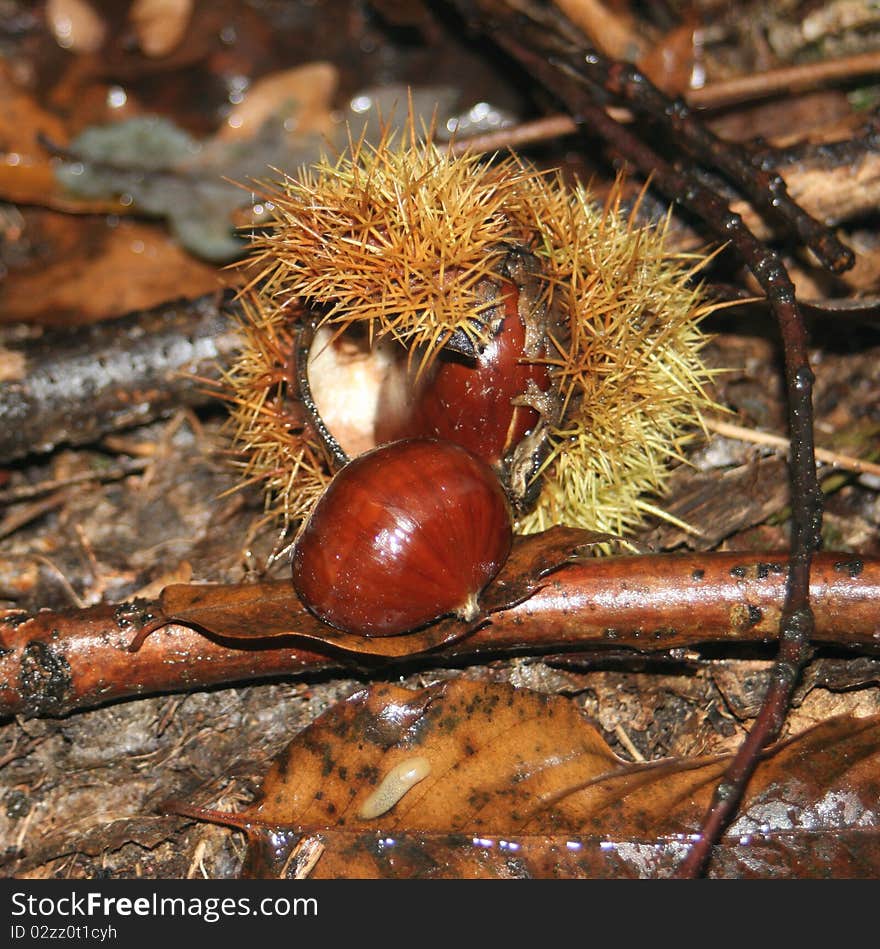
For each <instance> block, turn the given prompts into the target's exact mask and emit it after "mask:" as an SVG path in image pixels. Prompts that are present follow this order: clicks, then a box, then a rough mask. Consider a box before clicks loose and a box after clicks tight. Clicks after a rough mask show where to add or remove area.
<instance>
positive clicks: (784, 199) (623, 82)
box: [465, 0, 852, 877]
mask: <svg viewBox="0 0 880 949" xmlns="http://www.w3.org/2000/svg"><path fill="white" fill-rule="evenodd" d="M476 8H477V11H478V12H477V15H476V19H475V23H476V25H477V26H478V27H479V28H480V29H481V31H482V32H483V33H484V34H486V35H488V36H491V37H492V38H493V39H494V41H495V42H497V43H498V44H499V45H500V46H501V47H502V48H503V49H504V50H506V51H507V52H508V53H509V54H511V55H512V56H513V57H514V58H515V59H516V60H517V61H519V63H520V64H521V65H523V66H524V67H525V68H526V69H527V70H528V71H529V72H530V73H531V74H532V75H533V76H534V77H535V78H536V79H537V80H538V81H539V82H541V83H542V84H543V85H544V86H545V87H546V88H547V89H548V90H549V91H551V92H552V93H553V94H554V95H556V96H557V97H558V98H559V99H560V100H561V101H562V102H563V103H564V105H565V106H566V108H567V109H568V110H569V112H570V113H571V115H572V117H573V118H574V119H575V120H576V121H577V122H578V123H579V124H580V125H581V127H582V128H584V129H585V130H588V131H590V132H591V133H593V134H597V135H598V136H600V137H601V138H602V139H604V140H605V141H606V142H607V143H608V144H609V145H610V146H611V147H612V148H613V149H615V150H616V151H617V152H618V153H619V154H620V155H621V156H623V157H624V158H625V159H626V160H627V161H628V162H630V163H632V164H633V165H634V166H636V167H637V168H638V169H639V170H640V171H641V172H642V173H643V174H645V175H650V176H651V181H652V184H653V185H654V186H655V187H656V188H657V189H658V190H660V191H661V192H662V193H664V194H665V195H666V196H667V197H668V198H670V199H672V200H674V201H676V202H677V203H679V204H680V205H682V206H683V207H685V208H687V209H688V210H690V211H692V212H693V213H695V214H696V215H698V216H699V217H700V218H701V219H702V220H703V222H704V223H705V224H706V226H707V227H708V228H709V229H710V230H711V232H712V233H713V234H714V236H715V237H716V238H717V239H719V240H721V241H725V242H729V243H730V244H731V245H732V246H733V248H734V249H735V250H736V251H737V253H738V254H739V256H740V257H741V259H742V260H743V261H744V262H745V264H746V265H747V266H748V268H749V269H750V270H751V272H752V273H753V274H754V276H755V278H756V280H757V281H758V283H759V284H760V286H761V288H762V289H763V290H764V293H765V294H766V297H767V301H768V304H769V306H770V307H771V309H772V311H773V313H774V315H775V317H776V319H777V322H778V324H779V328H780V334H781V337H782V342H783V349H784V359H785V379H786V388H787V393H788V399H789V406H788V419H789V430H790V437H791V456H790V472H791V482H792V523H791V555H790V560H789V570H788V583H787V593H786V600H785V605H784V608H783V610H782V615H781V620H780V633H779V653H778V658H777V662H776V665H775V668H774V672H773V676H772V680H771V684H770V686H769V688H768V690H767V695H766V696H765V699H764V703H763V706H762V708H761V711H760V713H759V715H758V718H757V720H756V722H755V724H754V725H753V727H752V729H751V731H750V733H749V735H748V737H747V738H746V740H745V741H744V742H743V744H742V746H741V747H740V749H739V750H738V752H737V754H736V755H735V756H734V759H733V761H732V762H731V764H730V766H729V767H728V769H727V771H726V773H725V775H724V778H723V780H722V781H721V783H720V784H719V786H718V788H717V789H716V792H715V795H714V797H713V800H712V803H711V805H710V807H709V810H708V811H707V814H706V816H705V818H704V822H703V828H702V833H701V835H700V837H699V839H698V840H697V841H696V842H695V843H694V845H693V846H692V847H691V849H690V851H689V853H688V856H687V857H686V858H685V860H684V861H683V863H682V866H681V867H680V870H679V875H680V876H684V877H692V876H697V875H699V874H700V873H701V872H702V870H703V869H704V867H705V865H706V863H707V862H708V859H709V857H710V855H711V850H712V846H713V844H714V842H715V841H716V840H717V839H718V837H719V835H720V833H721V832H722V830H723V828H724V827H725V826H726V825H727V823H728V822H729V821H730V819H731V818H732V817H733V815H734V813H735V811H736V808H737V806H738V803H739V800H740V799H741V796H742V793H743V791H744V789H745V786H746V784H747V782H748V779H749V777H750V776H751V774H752V773H753V771H754V768H755V766H756V764H757V761H758V756H759V753H760V751H761V749H762V748H763V747H765V746H766V745H767V744H769V743H770V742H772V741H773V740H774V739H775V738H776V737H777V736H778V734H779V732H780V730H781V728H782V725H783V723H784V721H785V717H786V715H787V711H788V707H789V703H790V699H791V695H792V692H793V690H794V687H795V684H796V682H797V680H798V677H799V674H800V671H801V669H802V667H803V665H804V663H805V662H806V660H807V658H808V656H809V652H810V643H811V639H812V637H813V633H814V625H815V624H814V617H813V613H812V610H811V608H810V602H809V583H810V566H811V562H812V557H813V554H814V552H815V551H816V550H817V549H818V546H819V543H820V530H821V522H822V496H821V492H820V489H819V484H818V480H817V477H816V464H815V453H814V444H813V423H812V419H813V414H812V388H813V374H812V372H811V370H810V366H809V361H808V353H807V334H806V329H805V326H804V321H803V318H802V316H801V313H800V311H799V308H798V304H797V301H796V299H795V292H794V286H793V284H792V282H791V279H790V277H789V275H788V272H787V271H786V269H785V266H784V264H783V263H782V261H781V260H780V258H779V256H778V255H777V254H776V253H775V252H774V251H772V250H771V249H770V248H768V247H766V246H765V245H764V244H763V243H762V242H761V241H759V240H758V239H757V238H756V237H755V235H754V234H753V233H752V232H751V231H750V230H749V228H748V227H746V226H745V224H744V223H743V221H742V218H741V217H740V216H739V215H738V214H734V213H733V212H731V210H730V208H729V207H728V205H727V203H726V202H725V201H724V200H723V199H722V198H721V197H720V196H719V195H718V194H717V193H716V192H714V191H712V190H711V189H709V188H708V187H706V186H705V185H704V184H703V183H702V182H701V180H700V178H699V176H698V175H697V174H695V173H694V172H690V171H688V170H683V169H681V168H679V167H676V166H674V165H672V164H671V163H670V162H668V161H666V160H665V159H664V158H662V157H661V156H660V155H659V154H658V153H657V152H656V151H655V150H654V149H653V148H651V147H650V146H648V145H647V144H646V143H645V141H643V140H642V139H640V138H638V137H637V136H636V135H635V134H634V133H633V132H632V131H630V130H629V129H627V128H625V127H624V126H623V125H621V124H620V123H619V122H617V121H616V120H615V119H613V118H612V117H611V116H610V115H609V114H608V112H607V111H606V108H605V107H606V105H607V104H608V102H609V100H610V101H612V102H613V103H614V104H621V103H622V104H626V105H628V106H630V107H631V108H633V109H634V110H636V111H638V112H640V113H642V114H643V115H649V116H650V118H651V119H652V120H654V121H655V123H656V124H659V125H661V126H662V127H664V128H665V129H666V131H667V132H669V133H670V135H671V137H673V140H675V141H678V142H679V143H680V144H681V145H682V146H683V148H684V150H685V151H686V152H689V153H690V155H691V156H693V157H696V158H697V159H698V160H699V161H701V162H703V163H704V164H708V165H711V166H713V167H715V168H718V169H721V170H723V171H724V172H725V173H727V174H728V175H729V176H730V177H731V178H732V179H733V180H734V181H735V182H736V183H737V184H738V185H739V186H740V187H742V189H743V191H744V192H745V193H746V194H747V195H748V196H749V197H750V198H751V199H752V200H753V201H755V203H756V204H758V205H759V206H764V207H767V206H769V207H772V208H773V209H774V210H776V211H778V212H779V214H780V216H782V217H784V218H785V219H786V221H787V223H788V225H789V228H790V229H791V230H792V231H793V232H794V233H795V234H796V235H797V236H798V238H799V239H800V240H802V241H804V242H808V243H809V245H810V246H811V247H812V248H813V250H814V251H815V252H816V253H817V256H819V257H820V259H822V260H823V261H824V262H825V263H826V265H828V266H829V267H830V268H831V269H835V270H837V269H845V267H846V266H848V265H849V264H850V262H851V259H852V255H851V252H850V251H849V250H848V249H847V248H845V247H844V246H843V245H841V244H840V242H839V241H837V239H836V237H835V236H834V235H833V234H832V233H831V232H830V231H829V230H828V229H827V228H825V227H823V226H822V225H821V224H819V223H818V222H816V221H814V220H813V219H812V218H810V217H809V216H808V215H806V213H805V212H803V211H802V209H800V208H799V207H798V206H797V205H796V204H795V203H794V202H792V201H791V200H790V199H789V198H788V196H787V194H786V193H785V189H784V184H781V179H779V182H777V180H776V178H777V177H778V176H770V177H768V176H766V175H762V174H761V169H759V168H758V167H756V166H755V165H754V164H753V163H752V162H751V161H744V159H743V156H742V155H739V156H736V155H733V156H731V155H728V154H727V153H726V147H725V146H724V145H723V143H721V142H720V141H719V140H717V139H715V138H714V136H710V135H709V133H708V132H706V131H705V130H703V129H702V127H701V126H700V124H699V122H698V121H697V120H696V119H695V117H694V116H693V115H691V113H690V112H689V110H688V109H687V106H686V105H685V104H684V103H678V102H675V101H673V100H670V99H669V98H668V97H666V96H665V95H664V94H663V93H662V92H660V90H658V89H657V88H656V87H654V86H653V85H652V84H651V83H650V82H649V80H648V79H647V78H645V77H644V76H643V75H641V73H639V72H638V70H636V69H635V68H634V67H632V66H630V65H628V64H624V63H615V62H611V61H609V60H607V59H605V58H604V57H602V56H601V55H599V54H598V53H596V52H595V51H594V50H592V49H591V48H590V47H589V45H588V43H587V42H586V40H585V38H584V37H583V36H581V35H580V34H579V33H578V31H577V30H576V29H575V28H574V27H573V26H572V24H571V23H570V22H568V21H567V20H566V19H565V18H564V17H563V16H562V15H561V14H559V13H558V11H555V10H553V9H552V8H551V7H548V6H546V5H539V4H535V3H531V2H529V0H520V2H517V3H516V5H515V9H514V5H513V4H509V3H508V2H505V0H478V2H477V4H476ZM465 13H470V14H471V15H472V17H473V15H474V10H473V9H472V8H468V9H466V10H465Z"/></svg>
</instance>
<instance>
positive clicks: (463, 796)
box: [171, 679, 880, 877]
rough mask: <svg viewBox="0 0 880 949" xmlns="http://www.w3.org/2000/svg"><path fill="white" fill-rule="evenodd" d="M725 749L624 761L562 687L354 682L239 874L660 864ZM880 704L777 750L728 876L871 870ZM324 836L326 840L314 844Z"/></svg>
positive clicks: (440, 873)
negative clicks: (413, 687) (305, 855)
mask: <svg viewBox="0 0 880 949" xmlns="http://www.w3.org/2000/svg"><path fill="white" fill-rule="evenodd" d="M727 761H728V759H727V757H726V756H713V757H708V758H697V759H679V758H670V759H663V760H660V761H653V762H648V763H646V764H632V763H629V762H626V761H623V760H622V759H620V758H619V757H617V756H616V755H615V754H614V753H613V752H612V751H611V749H610V747H609V746H608V744H607V743H606V742H605V740H604V738H603V737H602V735H601V734H600V732H599V731H598V730H597V729H596V727H595V726H593V725H592V724H591V723H590V722H588V721H587V720H586V719H585V717H584V716H583V715H582V714H581V712H580V710H579V709H578V707H577V705H576V704H575V703H574V702H572V701H571V700H569V699H567V698H561V697H559V696H548V695H545V694H542V693H538V692H532V691H528V690H524V689H515V688H513V687H511V686H509V685H500V684H489V683H486V682H470V681H466V680H462V679H458V680H452V681H447V682H443V683H440V684H438V685H434V686H431V687H429V688H426V689H421V690H418V691H410V690H406V689H402V688H399V687H397V686H393V685H378V686H372V687H370V688H365V689H362V690H360V691H358V692H356V693H355V694H354V695H352V696H351V697H350V698H348V699H347V700H345V701H344V702H341V703H339V704H337V705H335V706H334V707H332V708H331V709H330V710H329V711H328V712H326V713H325V714H324V715H322V716H321V717H320V718H319V719H317V720H316V721H315V722H314V723H313V724H312V725H310V726H309V727H308V728H306V729H305V730H304V731H303V732H301V733H300V734H299V735H298V736H297V737H296V738H295V739H294V740H293V742H291V744H290V745H289V746H288V747H287V748H286V749H285V750H284V752H283V753H282V754H281V755H280V756H279V757H278V758H277V759H276V761H275V763H274V765H273V766H272V768H271V769H270V771H269V772H268V774H267V775H266V778H265V781H264V784H263V788H262V794H261V797H260V798H259V800H258V801H257V802H256V803H255V804H253V805H252V806H250V807H249V808H248V809H247V810H245V811H243V812H240V813H237V814H224V813H220V812H216V811H209V810H203V809H200V808H193V807H189V806H187V805H180V804H175V805H172V806H171V809H172V810H175V811H176V812H178V813H181V814H184V815H190V816H195V817H202V818H205V819H207V820H213V821H216V822H219V823H226V824H231V825H233V826H236V827H240V828H242V829H243V830H244V831H245V832H246V834H247V836H248V841H249V851H248V857H247V861H246V865H245V873H246V875H250V876H260V877H263V876H272V877H275V876H296V875H302V873H301V872H300V871H301V865H300V863H299V856H300V853H301V851H302V849H303V843H302V842H303V841H312V842H314V841H317V842H318V844H319V845H320V848H322V849H321V856H320V858H319V859H317V860H314V853H315V846H314V845H311V844H310V845H309V846H308V847H306V850H307V851H308V852H309V854H310V858H309V868H310V870H311V875H312V876H313V877H401V876H407V877H409V876H426V877H462V876H477V877H511V876H519V877H559V876H564V877H567V876H576V877H582V876H640V877H655V876H665V875H668V874H669V873H670V872H671V871H672V870H673V869H674V867H675V866H676V864H677V863H678V862H679V861H680V860H681V858H682V856H683V855H684V853H685V851H686V849H687V845H688V839H689V835H692V834H694V833H696V832H697V831H698V830H699V827H700V819H701V817H702V815H703V813H704V811H705V808H706V806H707V804H708V801H709V799H710V797H711V795H712V793H713V791H714V789H715V787H716V785H717V782H718V780H719V778H720V777H721V775H722V773H723V771H724V768H725V766H726V764H727ZM878 765H880V716H873V717H869V718H862V719H859V718H854V717H851V716H841V717H837V718H833V719H831V720H829V721H826V722H823V723H822V724H820V725H818V726H816V727H814V728H812V729H810V730H808V731H806V732H804V733H802V734H800V735H798V736H796V737H795V738H792V739H790V740H788V741H785V742H782V743H780V744H778V745H776V746H774V747H773V748H771V749H769V750H768V751H767V752H766V754H765V756H764V759H763V761H762V763H761V764H760V765H759V767H758V770H757V772H756V774H755V776H754V778H753V779H752V781H751V783H750V784H749V787H748V791H747V794H746V797H745V799H744V802H743V805H742V807H741V809H740V812H739V816H738V817H737V819H736V822H735V824H734V825H733V826H732V827H730V828H729V829H728V833H727V835H726V836H725V837H724V838H723V839H722V841H721V843H720V844H719V846H718V847H717V848H716V855H715V861H714V863H713V869H712V872H713V873H714V874H717V875H719V876H766V875H770V874H772V875H773V876H791V877H799V876H825V875H827V876H834V877H845V876H873V875H876V873H877V871H878V868H880V803H878V802H880V778H878ZM320 848H319V849H320Z"/></svg>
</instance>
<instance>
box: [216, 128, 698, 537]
mask: <svg viewBox="0 0 880 949" xmlns="http://www.w3.org/2000/svg"><path fill="white" fill-rule="evenodd" d="M265 197H267V198H268V199H269V200H270V201H271V202H272V204H273V205H274V208H275V210H274V221H273V222H272V227H271V229H270V230H269V232H268V233H267V234H266V235H265V236H263V237H261V238H259V239H258V240H257V241H256V243H255V253H254V258H252V261H251V263H254V261H255V262H256V264H257V267H258V271H259V278H258V279H257V280H256V281H254V287H255V288H256V297H255V301H256V302H255V303H254V304H253V305H252V306H251V307H250V308H249V311H248V313H247V314H246V323H245V327H244V335H245V346H244V347H243V349H244V353H243V356H242V358H241V360H240V361H239V363H238V365H237V366H236V367H234V368H233V370H232V371H231V372H230V375H229V379H228V382H229V385H230V391H231V396H230V399H231V401H232V402H233V404H234V405H235V406H236V408H235V411H234V413H233V417H234V424H235V426H236V432H235V440H236V442H237V444H238V445H239V447H241V448H242V449H244V452H245V455H246V456H247V459H248V460H247V461H246V462H245V464H246V475H247V477H248V478H249V479H251V480H262V481H263V482H264V484H265V486H266V488H267V497H268V498H269V501H268V502H267V504H268V510H270V511H273V510H274V511H275V512H276V513H278V514H279V515H280V517H281V518H282V520H283V521H284V522H285V523H287V522H289V521H294V520H297V519H300V518H302V517H304V516H305V515H306V514H307V513H308V511H309V509H310V507H311V505H312V503H313V502H314V500H315V499H316V497H317V496H318V494H320V491H321V490H322V489H323V486H324V485H325V484H326V482H327V480H328V479H329V476H330V475H329V472H328V468H327V463H326V458H325V457H323V455H322V453H321V450H320V446H317V445H316V444H315V443H314V442H313V441H312V440H310V436H309V433H308V430H307V428H305V429H303V428H302V427H297V425H296V424H292V423H291V419H290V417H289V404H290V402H291V396H294V397H295V393H291V392H290V391H289V382H287V383H286V382H285V379H284V372H283V365H284V362H285V360H286V359H289V338H290V336H291V331H290V323H291V320H294V321H295V319H296V317H291V316H290V315H289V314H290V312H291V307H301V306H302V305H305V306H307V307H309V308H310V310H311V311H312V312H313V313H315V312H316V313H318V314H319V315H320V316H321V318H322V319H323V320H324V321H325V322H327V323H330V324H332V325H335V326H338V327H339V329H340V331H342V330H343V329H345V328H347V327H349V326H352V325H360V326H365V327H366V328H367V329H368V331H369V333H370V335H371V337H372V338H380V337H384V336H391V337H393V338H395V339H397V340H398V341H401V342H403V343H404V344H405V345H406V346H407V347H409V348H410V349H413V348H415V347H421V348H422V350H423V351H427V352H428V353H431V352H434V351H436V350H437V349H439V348H440V347H441V346H442V344H443V342H444V340H445V339H446V338H447V337H448V336H449V334H450V333H452V332H453V331H456V330H464V331H465V332H466V333H467V334H468V335H470V336H471V337H472V338H473V339H475V341H477V342H480V341H481V339H480V335H481V333H482V332H483V330H482V328H481V326H480V324H479V322H478V321H475V319H474V317H475V316H477V315H478V314H479V308H480V304H479V302H478V299H477V293H476V288H477V284H478V282H479V281H480V280H481V279H483V278H485V277H486V276H487V275H490V276H491V275H493V274H494V273H495V272H496V269H497V267H498V264H499V261H500V260H501V258H502V256H503V254H504V253H505V248H506V247H509V246H510V245H511V244H515V243H518V244H521V245H525V246H528V247H529V248H530V249H531V250H532V252H533V253H535V254H537V255H538V256H539V257H540V258H541V259H542V261H543V263H544V271H545V278H546V293H547V297H548V300H549V301H550V305H551V306H552V307H553V308H554V309H555V311H556V313H557V314H562V315H563V317H564V319H563V329H562V331H561V332H560V333H559V334H558V335H557V337H556V338H555V339H554V346H555V352H554V353H553V354H552V356H551V357H550V358H548V359H547V362H549V364H550V366H551V375H552V378H553V380H554V384H555V385H556V386H558V390H559V393H560V395H561V398H562V401H563V403H564V406H565V411H564V412H563V414H562V416H561V419H556V420H555V421H554V424H553V425H552V426H551V431H550V436H549V443H550V452H549V455H548V457H547V459H546V461H545V463H544V465H543V467H542V470H541V473H540V477H541V479H542V485H541V491H540V494H539V496H538V500H537V502H536V505H535V507H534V509H533V510H532V511H531V512H530V513H529V514H527V515H526V516H525V517H523V518H522V519H521V520H520V522H519V523H518V525H517V529H518V530H519V531H520V532H523V533H528V532H533V531H537V530H542V529H545V528H547V527H550V526H552V525H554V524H565V525H569V526H577V527H583V528H586V529H589V530H595V531H602V532H607V533H612V534H615V535H625V534H627V533H629V532H630V531H631V530H632V529H633V528H634V527H636V526H637V525H638V524H639V523H640V522H641V521H642V520H643V519H644V517H645V516H646V515H648V514H659V515H660V516H663V512H662V510H660V509H659V508H658V507H657V506H655V500H656V498H657V497H658V496H659V495H662V493H663V489H664V485H665V482H666V480H667V477H668V472H669V469H670V465H671V463H673V462H675V461H676V460H679V459H681V458H682V451H683V447H684V445H685V442H686V441H687V439H688V438H689V437H690V436H691V435H692V433H693V432H694V431H695V430H698V429H699V427H700V425H701V412H702V411H703V410H705V409H706V408H708V407H710V406H711V405H712V402H711V399H710V397H709V396H708V394H707V392H706V386H707V384H708V382H709V381H710V377H711V373H710V372H709V371H708V370H707V369H706V368H705V367H704V365H703V363H702V361H701V357H700V350H701V347H702V346H703V344H704V343H705V336H704V335H703V333H702V331H701V329H700V322H701V320H702V319H703V317H704V316H705V315H706V314H707V313H708V312H709V310H710V307H709V306H708V305H707V303H706V301H705V299H704V297H703V295H702V293H701V291H700V288H699V287H698V286H695V285H694V282H693V277H694V273H695V272H696V271H697V270H698V269H699V267H700V265H701V263H702V261H703V258H696V257H693V256H689V257H684V256H670V255H669V253H668V252H667V251H666V249H665V243H666V239H665V231H666V228H665V224H664V223H661V225H659V226H651V227H635V226H633V225H632V224H631V223H630V221H631V219H630V218H627V217H626V216H625V215H624V214H622V213H621V212H620V210H619V208H618V207H617V202H618V201H619V198H620V188H619V187H616V188H615V189H614V190H613V193H612V196H611V198H610V199H609V201H608V202H607V203H606V205H605V206H604V207H601V206H597V205H595V204H594V202H593V201H592V199H591V197H590V195H589V193H588V192H587V191H586V190H584V189H581V188H576V189H574V190H572V189H569V188H567V187H566V186H565V185H564V183H563V182H562V180H561V178H559V177H553V176H547V175H545V174H542V173H539V172H537V171H536V170H535V169H533V168H531V167H529V166H528V165H526V164H524V163H523V162H521V161H520V160H519V159H515V158H509V159H506V160H505V161H503V162H499V163H496V164H495V165H487V164H485V163H484V162H482V161H481V160H480V159H479V158H478V157H476V156H466V157H463V158H462V157H458V158H454V157H451V156H449V155H448V154H447V153H445V152H444V151H441V150H440V149H438V148H436V147H434V146H432V145H423V144H416V143H414V142H413V141H408V142H406V141H405V142H402V143H397V142H395V141H394V140H393V139H392V138H391V137H388V138H386V140H385V141H384V142H383V143H382V144H381V145H380V146H378V147H376V148H372V147H368V146H362V145H354V146H353V147H352V149H351V151H350V152H349V153H348V154H346V155H343V156H342V157H340V158H339V159H337V160H336V161H334V162H330V161H328V160H325V161H322V162H321V163H319V164H318V165H317V166H315V167H314V168H313V169H312V170H311V171H309V172H308V173H304V174H303V175H302V176H300V177H298V178H290V177H288V178H285V179H284V180H283V181H282V182H280V184H278V185H277V186H275V187H274V188H273V189H272V190H271V191H267V192H266V194H265ZM285 386H287V389H288V391H285ZM291 472H295V473H291Z"/></svg>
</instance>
